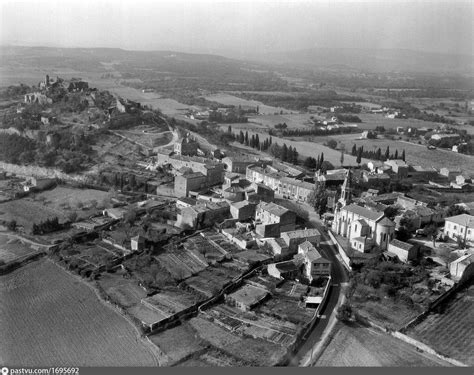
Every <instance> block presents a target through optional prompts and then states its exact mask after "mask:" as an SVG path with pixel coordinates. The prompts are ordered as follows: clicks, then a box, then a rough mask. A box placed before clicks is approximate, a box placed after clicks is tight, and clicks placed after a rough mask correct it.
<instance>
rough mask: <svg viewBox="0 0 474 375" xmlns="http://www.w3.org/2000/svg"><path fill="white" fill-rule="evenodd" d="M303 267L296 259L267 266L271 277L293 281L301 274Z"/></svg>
mask: <svg viewBox="0 0 474 375" xmlns="http://www.w3.org/2000/svg"><path fill="white" fill-rule="evenodd" d="M301 265H302V262H301V261H300V260H295V259H292V260H287V261H284V262H278V263H271V264H269V265H268V266H267V272H268V274H269V275H270V276H272V277H275V278H277V279H292V278H295V277H297V276H298V274H299V273H300V270H301Z"/></svg>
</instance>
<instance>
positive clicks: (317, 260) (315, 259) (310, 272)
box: [298, 241, 331, 282]
mask: <svg viewBox="0 0 474 375" xmlns="http://www.w3.org/2000/svg"><path fill="white" fill-rule="evenodd" d="M298 254H300V255H302V256H303V259H304V263H303V268H304V273H305V276H306V277H307V278H308V280H309V281H310V282H311V281H312V280H313V279H315V278H317V277H321V276H330V275H331V262H330V261H329V260H327V259H325V258H323V257H322V256H321V254H320V253H319V252H318V250H316V248H315V247H314V246H313V244H312V243H311V242H309V241H305V242H303V243H301V244H300V245H299V246H298Z"/></svg>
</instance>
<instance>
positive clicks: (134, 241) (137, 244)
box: [130, 235, 145, 251]
mask: <svg viewBox="0 0 474 375" xmlns="http://www.w3.org/2000/svg"><path fill="white" fill-rule="evenodd" d="M130 247H131V249H132V251H142V250H143V249H144V248H145V237H143V236H140V235H138V236H135V237H132V238H131V239H130Z"/></svg>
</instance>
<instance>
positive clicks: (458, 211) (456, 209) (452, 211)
mask: <svg viewBox="0 0 474 375" xmlns="http://www.w3.org/2000/svg"><path fill="white" fill-rule="evenodd" d="M468 213H469V212H467V211H466V209H465V208H464V207H462V206H457V205H455V204H452V205H451V206H449V207H448V210H447V211H446V217H451V216H457V215H462V214H468Z"/></svg>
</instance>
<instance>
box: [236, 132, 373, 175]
mask: <svg viewBox="0 0 474 375" xmlns="http://www.w3.org/2000/svg"><path fill="white" fill-rule="evenodd" d="M234 133H235V131H234ZM248 133H249V137H251V136H252V134H258V135H259V138H260V141H261V142H263V141H264V140H265V138H269V135H268V133H266V132H259V131H251V130H249V132H248ZM272 141H273V143H278V144H279V145H280V146H283V144H284V143H286V145H287V146H288V147H289V146H291V147H296V150H297V151H298V153H299V157H300V158H301V159H306V158H307V157H308V156H312V157H314V158H317V157H318V156H319V155H320V154H321V152H323V153H324V160H327V161H329V162H330V163H331V164H333V165H334V167H335V168H339V167H340V165H341V162H340V158H341V152H340V151H339V150H333V149H332V148H329V147H327V146H324V145H322V144H320V143H315V142H309V141H292V140H290V139H287V138H280V137H276V136H272ZM350 147H352V145H349V144H348V143H347V144H346V150H348V151H350ZM369 161H370V160H369V159H364V158H363V159H362V163H367V162H369ZM344 165H345V166H348V165H354V166H355V165H357V162H356V158H355V157H354V156H352V155H347V154H345V155H344Z"/></svg>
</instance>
